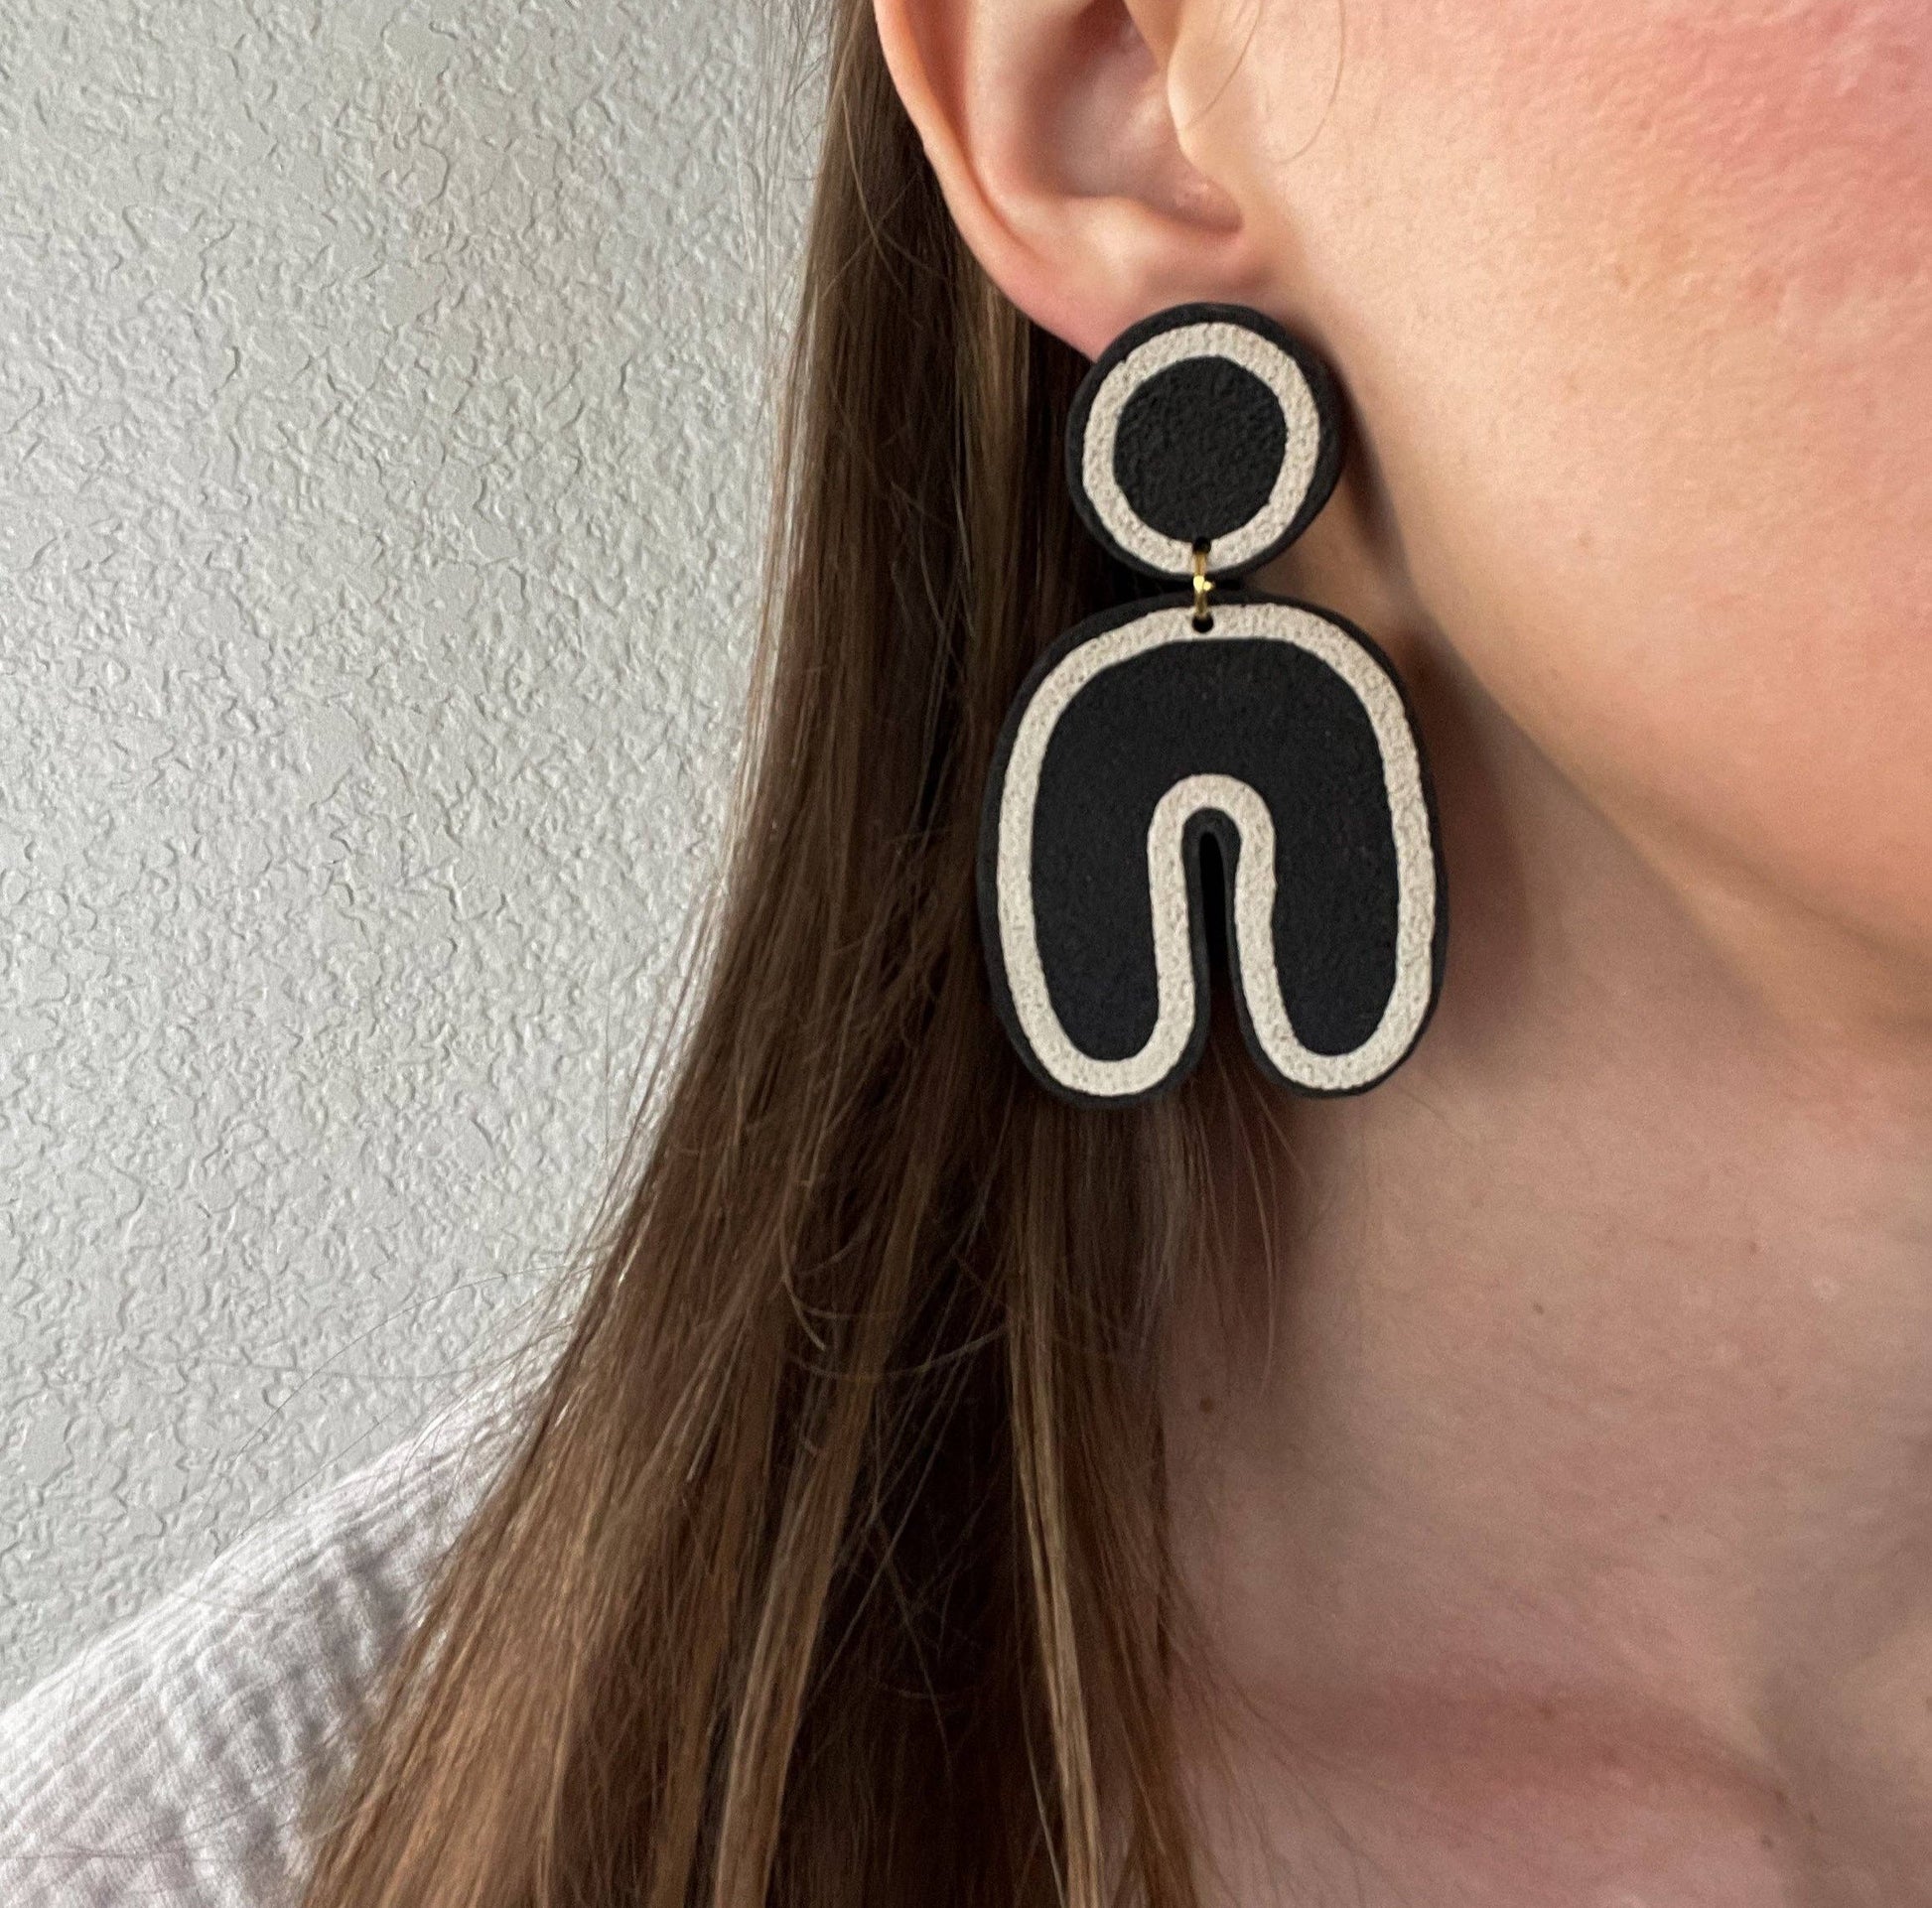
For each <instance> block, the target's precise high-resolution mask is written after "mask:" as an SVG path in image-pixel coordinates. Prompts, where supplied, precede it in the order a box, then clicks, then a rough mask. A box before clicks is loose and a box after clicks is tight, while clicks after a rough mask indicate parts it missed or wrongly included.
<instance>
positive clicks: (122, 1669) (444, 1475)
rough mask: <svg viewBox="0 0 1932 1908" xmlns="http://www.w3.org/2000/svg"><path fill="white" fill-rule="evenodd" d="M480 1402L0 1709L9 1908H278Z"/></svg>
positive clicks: (416, 1603) (452, 1488)
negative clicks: (130, 1907)
mask: <svg viewBox="0 0 1932 1908" xmlns="http://www.w3.org/2000/svg"><path fill="white" fill-rule="evenodd" d="M506 1402H507V1394H506V1393H505V1392H502V1391H500V1390H495V1389H492V1390H491V1391H490V1392H489V1393H488V1394H487V1395H485V1396H483V1397H482V1398H480V1399H478V1400H476V1401H473V1402H472V1403H471V1404H469V1405H466V1406H464V1407H462V1408H460V1409H459V1410H457V1411H455V1412H452V1413H446V1414H445V1415H444V1417H443V1418H441V1419H440V1420H438V1421H437V1422H436V1423H435V1424H433V1425H432V1426H431V1427H430V1428H429V1429H428V1430H427V1431H424V1432H422V1433H421V1434H419V1435H418V1436H415V1437H412V1438H409V1439H406V1440H405V1441H404V1442H402V1443H401V1444H398V1445H397V1446H395V1447H394V1448H393V1449H391V1450H389V1451H386V1452H384V1454H383V1455H382V1456H380V1457H378V1458H376V1459H375V1460H374V1462H372V1463H370V1464H367V1465H365V1466H363V1467H362V1468H361V1469H360V1470H358V1471H355V1472H353V1473H351V1474H350V1475H349V1476H348V1477H346V1478H345V1479H344V1480H343V1481H342V1482H341V1483H339V1484H336V1485H334V1486H333V1487H331V1488H330V1489H328V1490H326V1491H324V1492H323V1493H322V1494H321V1495H319V1496H318V1497H317V1498H315V1499H314V1500H313V1501H312V1502H311V1503H310V1504H308V1505H307V1506H306V1507H305V1508H304V1509H303V1510H301V1511H300V1512H298V1513H296V1514H295V1515H293V1516H291V1517H288V1518H286V1519H283V1520H281V1521H278V1522H276V1523H273V1524H270V1525H268V1526H267V1527H265V1528H264V1529H262V1530H259V1531H257V1532H255V1533H253V1534H252V1535H250V1536H248V1537H246V1538H244V1539H243V1540H242V1541H241V1542H240V1543H238V1544H236V1545H235V1546H234V1547H233V1548H232V1549H231V1550H229V1551H227V1552H225V1553H224V1554H223V1555H222V1556H221V1557H220V1558H218V1559H217V1560H216V1561H215V1562H214V1563H213V1564H212V1565H210V1566H209V1567H207V1569H205V1570H204V1571H202V1573H201V1574H200V1575H199V1576H197V1577H195V1578H193V1579H192V1580H191V1581H189V1582H188V1583H186V1584H184V1585H183V1586H182V1587H181V1588H179V1589H178V1590H176V1591H174V1592H173V1593H172V1594H170V1595H169V1596H167V1597H165V1598H164V1599H163V1600H162V1601H161V1602H160V1603H158V1604H156V1605H155V1606H154V1607H153V1608H152V1609H149V1610H147V1611H145V1612H144V1613H143V1614H141V1615H139V1616H136V1617H134V1618H132V1619H131V1620H130V1621H128V1622H126V1623H123V1624H121V1625H120V1626H119V1627H118V1628H116V1629H113V1630H110V1631H108V1632H107V1633H106V1634H105V1635H104V1636H102V1637H101V1638H99V1639H98V1641H96V1642H94V1643H92V1644H91V1645H89V1646H88V1647H87V1648H86V1649H84V1650H82V1651H81V1652H80V1654H79V1655H78V1656H76V1657H75V1658H74V1659H73V1660H72V1661H71V1662H69V1663H68V1664H67V1665H66V1666H65V1667H64V1668H63V1669H61V1670H60V1671H58V1672H57V1673H56V1674H55V1675H54V1676H52V1677H50V1678H49V1679H48V1680H47V1681H46V1682H45V1683H42V1684H41V1685H39V1686H38V1687H37V1688H35V1689H33V1690H31V1691H30V1692H29V1693H28V1694H27V1695H26V1696H25V1697H23V1698H22V1699H21V1700H20V1701H19V1702H18V1703H16V1704H13V1705H12V1706H11V1707H10V1708H8V1709H6V1710H4V1711H0V1902H3V1903H5V1904H6V1908H96V1905H98V1908H107V1905H108V1904H113V1908H127V1904H132V1903H137V1902H138V1903H156V1904H163V1905H165V1908H272V1905H273V1904H280V1903H284V1902H287V1901H289V1900H290V1899H291V1898H292V1893H291V1891H292V1889H293V1888H294V1887H295V1885H296V1884H297V1882H298V1881H299V1878H300V1876H301V1874H302V1872H303V1859H302V1843H301V1838H300V1829H301V1825H302V1817H303V1811H304V1809H305V1808H306V1807H307V1806H308V1805H309V1803H310V1802H311V1800H312V1798H313V1797H314V1796H315V1794H316V1793H317V1791H318V1789H319V1787H320V1786H321V1785H323V1784H325V1783H327V1782H329V1781H330V1780H331V1779H332V1778H333V1777H334V1776H335V1775H336V1774H337V1773H338V1772H339V1771H340V1770H341V1768H342V1766H343V1760H344V1756H345V1750H346V1749H347V1747H348V1746H349V1744H350V1742H351V1740H352V1732H353V1729H354V1725H355V1723H356V1722H357V1721H358V1719H359V1717H360V1715H361V1714H362V1711H363V1705H364V1704H366V1702H367V1701H368V1699H369V1697H370V1696H371V1694H372V1693H373V1692H374V1690H375V1689H376V1686H377V1684H378V1682H379V1680H380V1676H381V1673H382V1670H383V1668H384V1666H385V1665H386V1664H387V1663H388V1662H389V1661H390V1659H391V1657H392V1655H393V1652H394V1651H395V1649H396V1647H397V1646H398V1644H400V1643H401V1641H402V1640H403V1639H404V1637H405V1636H406V1635H407V1633H408V1630H409V1628H410V1625H411V1623H412V1621H413V1619H414V1617H415V1616H416V1614H417V1612H418V1610H419V1608H420V1599H421V1596H422V1593H423V1591H424V1589H425V1588H426V1586H427V1584H428V1582H429V1578H430V1575H431V1573H432V1571H433V1570H434V1568H435V1567H436V1564H437V1562H438V1561H439V1559H440V1558H441V1556H442V1554H443V1552H444V1550H445V1549H446V1548H447V1546H448V1545H449V1543H450V1541H451V1539H452V1538H453V1537H454V1536H455V1535H456V1533H457V1531H458V1530H459V1529H460V1528H461V1526H462V1523H463V1520H464V1518H465V1516H466V1515H467V1513H468V1512H469V1510H470V1509H471V1508H472V1507H473V1506H474V1504H475V1502H476V1499H477V1496H478V1494H479V1493H480V1491H481V1490H482V1488H483V1485H484V1484H485V1483H486V1482H487V1480H488V1477H489V1475H490V1471H491V1462H490V1459H491V1456H492V1453H494V1452H496V1451H498V1450H499V1449H500V1447H501V1433H502V1431H503V1429H504V1427H505V1425H506V1424H507V1423H508V1417H507V1414H506V1412H505V1409H504V1407H505V1404H506Z"/></svg>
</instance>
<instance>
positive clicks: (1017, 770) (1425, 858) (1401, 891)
mask: <svg viewBox="0 0 1932 1908" xmlns="http://www.w3.org/2000/svg"><path fill="white" fill-rule="evenodd" d="M1256 637H1261V638H1264V639H1267V640H1271V641H1277V642H1287V643H1291V644H1293V645H1294V646H1295V647H1297V648H1300V649H1303V650H1306V651H1307V652H1308V653H1309V654H1311V655H1312V656H1315V657H1317V658H1318V659H1319V660H1320V661H1322V662H1324V663H1326V664H1327V665H1328V666H1329V668H1331V669H1332V670H1334V672H1335V673H1336V674H1337V675H1338V676H1340V677H1341V679H1342V680H1343V681H1344V682H1345V683H1346V684H1347V685H1348V687H1349V688H1350V689H1351V690H1353V691H1354V693H1355V696H1356V698H1357V700H1358V701H1359V702H1360V703H1361V705H1362V709H1363V711H1364V713H1365V714H1366V715H1367V716H1368V719H1369V723H1370V726H1371V728H1372V729H1373V731H1374V734H1375V741H1376V748H1377V751H1378V753H1379V755H1380V757H1381V762H1382V776H1383V786H1384V789H1385V791H1386V793H1387V795H1388V802H1389V816H1390V822H1391V826H1392V829H1393V832H1394V839H1395V851H1396V971H1395V979H1394V984H1393V986H1392V987H1391V988H1390V990H1389V998H1388V1001H1387V1002H1386V1003H1385V1004H1384V1007H1383V1010H1382V1018H1381V1020H1380V1021H1379V1022H1378V1023H1377V1025H1376V1027H1375V1030H1374V1032H1372V1033H1371V1034H1370V1035H1369V1036H1368V1038H1367V1039H1366V1040H1364V1041H1363V1042H1362V1043H1361V1044H1360V1045H1359V1046H1357V1047H1355V1048H1353V1049H1352V1050H1351V1051H1349V1052H1347V1053H1316V1052H1314V1051H1312V1050H1311V1049H1310V1048H1309V1047H1307V1046H1305V1045H1304V1044H1303V1043H1302V1041H1301V1040H1300V1039H1299V1038H1298V1037H1297V1036H1296V1033H1295V1029H1294V1027H1293V1025H1292V1023H1291V1022H1290V1020H1289V1016H1288V1009H1287V1004H1286V1003H1285V1002H1284V1001H1283V999H1282V991H1281V977H1280V975H1279V974H1278V973H1277V972H1276V969H1275V953H1274V925H1273V916H1274V904H1275V856H1274V824H1273V821H1272V819H1271V818H1270V817H1269V814H1268V805H1267V803H1266V802H1264V801H1263V800H1262V798H1261V796H1260V795H1259V794H1258V793H1257V792H1256V791H1255V789H1254V788H1253V787H1252V786H1250V784H1248V783H1246V782H1243V781H1240V780H1238V779H1236V778H1235V777H1233V776H1227V775H1190V776H1186V777H1183V778H1182V779H1181V780H1180V781H1178V782H1176V783H1175V784H1174V785H1173V788H1171V789H1169V790H1168V792H1167V793H1166V794H1165V795H1164V796H1163V797H1162V798H1161V800H1160V801H1159V802H1158V803H1157V804H1156V806H1155V811H1154V816H1153V819H1152V820H1151V821H1150V823H1149V825H1148V851H1147V852H1148V884H1149V893H1150V898H1151V900H1152V903H1153V919H1154V952H1155V973H1156V977H1157V1000H1158V1002H1159V1006H1158V1009H1157V1012H1156V1018H1155V1023H1154V1030H1153V1032H1151V1033H1150V1034H1149V1035H1148V1038H1147V1040H1146V1042H1145V1044H1143V1046H1142V1047H1141V1049H1140V1051H1139V1052H1137V1053H1132V1054H1129V1055H1127V1056H1126V1057H1125V1058H1123V1059H1118V1060H1101V1059H1096V1058H1094V1057H1093V1056H1092V1055H1091V1054H1089V1053H1087V1052H1085V1051H1084V1050H1083V1049H1082V1048H1080V1047H1078V1046H1076V1045H1075V1044H1074V1042H1073V1040H1072V1038H1071V1036H1070V1035H1069V1034H1068V1033H1067V1031H1066V1028H1065V1027H1064V1026H1063V1025H1062V1024H1061V1022H1060V1018H1059V1016H1058V1015H1057V1014H1056V1013H1055V1012H1054V1011H1053V1005H1052V1000H1051V998H1050V996H1049V995H1048V993H1047V988H1046V975H1045V970H1044V967H1043V966H1042V964H1041V961H1040V957H1039V941H1038V934H1037V929H1036V925H1035V916H1034V900H1033V866H1032V864H1033V838H1034V813H1035V804H1036V802H1037V798H1038V793H1039V770H1040V765H1041V763H1042V762H1043V761H1044V759H1045V754H1046V749H1047V746H1048V744H1049V743H1050V742H1051V740H1052V736H1053V731H1054V729H1055V728H1056V727H1057V726H1058V723H1059V719H1060V717H1061V716H1062V715H1063V714H1064V713H1065V711H1066V709H1067V707H1068V706H1069V704H1071V703H1072V701H1073V699H1074V697H1075V696H1077V695H1078V694H1079V692H1080V691H1081V690H1082V689H1084V688H1085V687H1086V686H1087V685H1088V684H1089V683H1091V682H1092V681H1093V680H1094V678H1095V677H1097V676H1098V675H1100V674H1101V673H1102V671H1104V670H1107V669H1110V668H1113V667H1114V666H1115V665H1117V664H1119V663H1123V662H1126V661H1129V660H1131V659H1132V658H1133V657H1135V656H1140V655H1145V654H1146V653H1147V652H1148V651H1149V650H1151V649H1157V648H1161V647H1163V646H1165V645H1166V644H1168V643H1173V642H1226V641H1238V640H1242V639H1250V640H1251V639H1253V638H1256ZM1203 809H1212V810H1218V811H1219V812H1221V813H1223V814H1225V815H1226V816H1227V817H1228V819H1229V821H1230V822H1232V823H1233V825H1234V826H1235V828H1236V829H1237V830H1239V831H1240V836H1241V854H1240V856H1239V858H1238V861H1237V865H1236V874H1235V898H1234V913H1235V955H1236V960H1237V963H1238V965H1237V968H1236V975H1235V979H1236V984H1237V985H1238V986H1239V988H1240V990H1241V997H1242V1001H1243V1003H1244V1005H1245V1006H1246V1009H1247V1019H1248V1023H1249V1025H1250V1027H1251V1028H1252V1029H1253V1033H1254V1037H1255V1039H1256V1040H1257V1042H1258V1043H1259V1044H1260V1046H1261V1049H1262V1051H1263V1052H1264V1053H1265V1054H1266V1055H1267V1057H1268V1059H1269V1061H1270V1063H1271V1064H1272V1065H1273V1066H1274V1067H1275V1069H1276V1071H1277V1072H1278V1073H1280V1074H1281V1076H1282V1077H1283V1078H1284V1079H1286V1080H1289V1081H1291V1082H1293V1083H1294V1084H1295V1085H1297V1086H1301V1087H1306V1088H1308V1089H1310V1090H1311V1091H1313V1092H1319V1093H1346V1092H1351V1091H1354V1090H1355V1089H1357V1088H1360V1087H1363V1086H1367V1085H1369V1084H1370V1083H1371V1082H1373V1081H1375V1080H1378V1079H1380V1078H1381V1077H1382V1076H1383V1075H1384V1074H1385V1073H1387V1072H1389V1071H1390V1070H1391V1069H1392V1068H1394V1067H1395V1066H1396V1064H1397V1063H1398V1062H1399V1061H1400V1060H1401V1059H1402V1058H1403V1056H1404V1055H1405V1054H1406V1053H1407V1052H1408V1050H1409V1048H1410V1047H1411V1046H1412V1045H1413V1044H1414V1042H1415V1039H1416V1036H1417V1035H1418V1034H1419V1033H1420V1032H1421V1030H1422V1024H1423V1022H1424V1021H1425V1020H1426V1019H1427V1018H1428V1015H1429V1009H1430V1004H1431V1001H1432V999H1433V997H1434V994H1435V935H1436V914H1437V886H1436V850H1435V841H1434V836H1433V830H1432V825H1431V820H1430V813H1429V802H1428V798H1427V796H1426V794H1425V792H1424V785H1423V770H1422V760H1421V756H1420V753H1419V751H1418V749H1417V746H1416V739H1415V735H1414V732H1413V731H1412V730H1411V728H1410V726H1409V717H1408V711H1407V710H1406V709H1405V708H1404V706H1403V702H1402V695H1401V691H1400V690H1399V689H1398V688H1397V686H1396V684H1395V681H1394V679H1393V678H1392V677H1391V676H1390V674H1389V672H1388V671H1387V669H1385V668H1384V667H1383V665H1382V664H1381V663H1380V662H1379V661H1378V660H1377V658H1376V657H1375V656H1374V655H1373V654H1372V653H1371V652H1370V651H1369V650H1368V649H1367V648H1365V647H1364V646H1363V645H1362V644H1361V643H1360V642H1358V641H1357V640H1356V639H1355V638H1354V637H1353V636H1352V635H1350V634H1349V633H1348V631H1347V630H1345V629H1343V628H1341V627H1340V626H1339V625H1338V624H1336V623H1334V622H1331V621H1330V620H1329V619H1328V618H1327V617H1326V616H1323V615H1320V614H1318V613H1315V612H1314V611H1312V610H1308V609H1305V608H1303V607H1302V606H1300V605H1299V604H1289V603H1268V602H1263V603H1229V604H1221V605H1218V606H1217V607H1216V609H1215V611H1214V622H1213V626H1212V627H1211V628H1208V629H1197V628H1195V626H1194V621H1193V613H1192V610H1191V608H1190V607H1189V606H1187V605H1184V604H1183V605H1179V606H1176V607H1174V608H1173V609H1167V610H1156V611H1151V612H1149V613H1147V614H1146V615H1142V616H1136V617H1135V618H1134V619H1133V620H1132V621H1131V622H1127V623H1123V624H1121V625H1119V626H1118V627H1116V628H1113V629H1110V630H1107V631H1105V632H1103V633H1102V634H1100V635H1097V636H1093V637H1090V638H1089V639H1088V640H1087V641H1085V642H1082V643H1078V644H1076V645H1075V646H1074V647H1073V648H1072V649H1070V650H1069V651H1068V652H1067V653H1066V655H1065V656H1063V657H1062V658H1061V659H1060V661H1059V662H1058V663H1057V664H1055V666H1054V667H1053V668H1052V669H1051V670H1049V671H1048V672H1047V674H1046V675H1045V676H1044V677H1043V678H1042V679H1041V680H1040V682H1039V685H1038V686H1037V687H1036V688H1035V690H1034V692H1033V694H1032V696H1031V697H1029V699H1028V702H1027V707H1026V710H1025V713H1024V714H1023V715H1022V717H1021V720H1020V725H1019V728H1018V729H1017V730H1016V731H1015V734H1014V741H1013V748H1012V750H1011V751H1010V753H1009V755H1008V758H1007V766H1006V771H1005V774H1004V776H1003V779H1002V783H1001V790H1000V811H999V834H998V841H997V847H996V858H995V868H994V887H995V895H996V901H997V913H998V921H999V932H1000V957H1001V961H1002V964H1003V966H1004V968H1005V973H1006V983H1007V993H1008V995H1009V997H1010V998H1011V1000H1012V1002H1013V1009H1014V1015H1015V1018H1016V1019H1017V1020H1018V1022H1019V1023H1020V1029H1021V1031H1022V1033H1023V1034H1024V1036H1025V1037H1026V1040H1027V1042H1028V1044H1029V1045H1030V1046H1031V1048H1032V1050H1033V1053H1034V1055H1035V1058H1036V1060H1037V1061H1038V1063H1039V1065H1040V1066H1041V1068H1042V1069H1043V1070H1044V1071H1045V1072H1046V1074H1047V1075H1048V1076H1049V1077H1050V1078H1051V1079H1053V1080H1054V1081H1056V1082H1057V1083H1058V1084H1059V1085H1061V1086H1063V1087H1065V1088H1066V1089H1067V1090H1068V1091H1070V1092H1074V1093H1080V1094H1085V1095H1087V1096H1088V1097H1090V1098H1092V1099H1096V1100H1124V1099H1131V1098H1134V1097H1136V1096H1138V1095H1140V1094H1143V1093H1146V1092H1148V1091H1149V1090H1150V1089H1152V1088H1155V1087H1158V1086H1160V1085H1161V1084H1162V1083H1163V1082H1164V1081H1165V1080H1166V1079H1167V1078H1168V1076H1169V1075H1170V1074H1171V1073H1172V1072H1173V1068H1174V1067H1175V1066H1176V1065H1177V1064H1178V1062H1179V1061H1180V1059H1181V1057H1182V1055H1183V1054H1184V1053H1185V1051H1186V1048H1187V1042H1188V1040H1189V1038H1190V1037H1191V1035H1192V1034H1193V1031H1194V1024H1195V1021H1196V1018H1197V1015H1198V1011H1199V1010H1198V1004H1197V1003H1196V1001H1195V998H1194V965H1193V950H1192V939H1191V935H1192V923H1191V920H1190V918H1189V911H1188V897H1187V887H1186V870H1185V867H1184V865H1183V862H1182V858H1181V834H1182V830H1183V829H1184V827H1185V825H1186V822H1187V821H1188V819H1189V818H1190V817H1192V816H1193V815H1195V814H1198V813H1200V812H1201V811H1202V810H1203Z"/></svg>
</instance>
